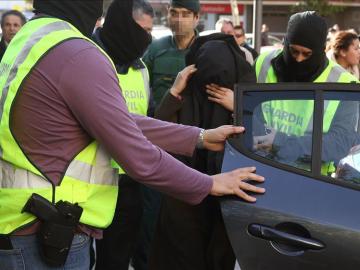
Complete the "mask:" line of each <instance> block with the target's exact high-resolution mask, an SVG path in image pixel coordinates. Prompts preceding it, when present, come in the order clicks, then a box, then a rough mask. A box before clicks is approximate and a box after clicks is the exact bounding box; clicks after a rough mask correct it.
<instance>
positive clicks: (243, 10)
mask: <svg viewBox="0 0 360 270" xmlns="http://www.w3.org/2000/svg"><path fill="white" fill-rule="evenodd" d="M149 1H150V2H151V4H152V5H153V7H154V9H155V12H156V21H155V23H156V24H161V25H164V24H166V8H167V5H168V3H169V0H149ZM262 2H263V23H265V24H267V25H268V26H269V28H270V33H272V34H273V35H275V36H277V37H279V38H281V37H283V36H284V34H285V32H286V25H287V22H288V20H289V18H290V16H291V14H292V13H294V8H295V7H296V6H297V5H299V3H300V2H301V1H297V0H286V1H285V0H284V1H282V0H264V1H262ZM200 3H201V21H200V29H199V30H200V31H202V30H211V29H214V26H215V23H216V21H217V20H218V19H219V18H221V17H231V6H230V0H200ZM330 4H331V5H338V6H343V7H344V10H343V11H342V12H339V13H337V14H335V15H332V16H330V17H327V18H326V19H327V23H328V25H329V27H330V26H332V25H333V24H335V23H337V24H338V25H339V26H340V28H341V29H349V28H353V29H355V30H356V31H357V32H360V0H337V1H330ZM238 9H239V15H240V21H241V24H242V25H243V27H244V28H245V29H246V32H252V19H253V1H252V0H245V1H241V0H238Z"/></svg>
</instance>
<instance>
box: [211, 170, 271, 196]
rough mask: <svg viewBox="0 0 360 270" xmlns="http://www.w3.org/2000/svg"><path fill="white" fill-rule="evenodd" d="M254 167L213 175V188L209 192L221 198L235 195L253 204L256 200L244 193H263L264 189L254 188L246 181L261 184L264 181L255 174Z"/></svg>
mask: <svg viewBox="0 0 360 270" xmlns="http://www.w3.org/2000/svg"><path fill="white" fill-rule="evenodd" d="M255 171H256V168H255V167H247V168H240V169H237V170H233V171H231V172H226V173H221V174H217V175H213V176H212V178H213V181H214V183H213V186H212V189H211V191H210V194H211V195H214V196H223V195H236V196H238V197H240V198H242V199H244V200H245V201H248V202H255V201H256V198H255V197H253V196H250V195H248V194H247V193H246V191H249V192H255V193H260V194H262V193H264V192H265V189H264V188H260V187H256V186H254V185H252V184H250V183H248V181H251V180H252V181H256V182H259V183H262V182H264V181H265V179H264V177H262V176H260V175H257V174H255Z"/></svg>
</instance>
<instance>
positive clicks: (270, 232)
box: [248, 224, 325, 250]
mask: <svg viewBox="0 0 360 270" xmlns="http://www.w3.org/2000/svg"><path fill="white" fill-rule="evenodd" d="M248 231H249V233H250V234H251V235H253V236H255V237H258V238H262V239H265V240H269V241H274V242H279V243H283V244H287V245H291V246H296V247H300V248H303V249H313V250H320V249H323V248H325V245H324V244H323V243H321V242H320V241H318V240H315V239H311V238H305V237H301V236H298V235H294V234H290V233H286V232H282V231H279V230H277V229H274V228H271V227H268V226H265V225H260V224H251V225H250V226H249V228H248Z"/></svg>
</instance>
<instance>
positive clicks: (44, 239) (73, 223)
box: [22, 193, 83, 267]
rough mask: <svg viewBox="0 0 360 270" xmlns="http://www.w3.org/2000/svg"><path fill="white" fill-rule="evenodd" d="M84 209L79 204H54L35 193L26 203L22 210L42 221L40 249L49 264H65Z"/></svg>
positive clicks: (39, 236)
mask: <svg viewBox="0 0 360 270" xmlns="http://www.w3.org/2000/svg"><path fill="white" fill-rule="evenodd" d="M82 211H83V209H82V208H81V207H80V206H78V205H77V204H72V203H69V202H66V201H65V202H64V201H59V202H57V203H56V204H55V205H54V204H52V203H51V202H49V201H48V200H47V199H45V198H44V197H42V196H40V195H38V194H35V193H34V194H32V196H31V197H30V198H29V200H28V201H27V203H26V204H25V206H24V208H23V210H22V212H28V213H31V214H33V215H35V216H36V217H37V218H38V219H40V220H41V222H42V224H41V227H40V230H39V232H38V233H37V236H38V244H39V251H40V254H41V256H42V258H43V260H44V261H45V263H47V264H48V265H49V266H56V267H59V266H63V265H64V264H65V262H66V259H67V256H68V253H69V251H70V248H71V244H72V241H73V238H74V234H75V230H76V227H77V225H78V224H79V220H80V217H81V214H82Z"/></svg>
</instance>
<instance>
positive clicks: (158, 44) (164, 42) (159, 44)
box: [149, 36, 172, 50]
mask: <svg viewBox="0 0 360 270" xmlns="http://www.w3.org/2000/svg"><path fill="white" fill-rule="evenodd" d="M171 42H172V36H166V37H162V38H159V39H155V40H154V41H153V42H152V43H151V45H150V47H149V48H150V49H154V50H163V49H166V48H169V46H171Z"/></svg>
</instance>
